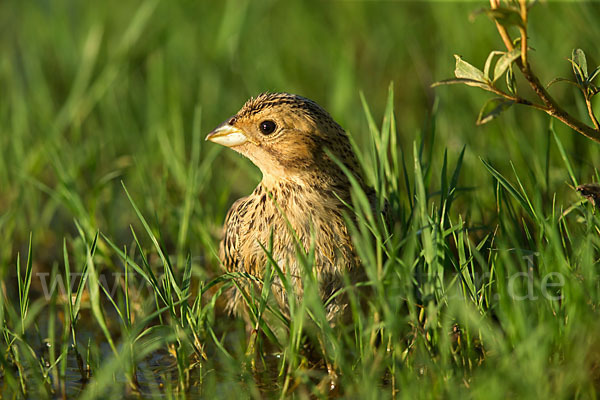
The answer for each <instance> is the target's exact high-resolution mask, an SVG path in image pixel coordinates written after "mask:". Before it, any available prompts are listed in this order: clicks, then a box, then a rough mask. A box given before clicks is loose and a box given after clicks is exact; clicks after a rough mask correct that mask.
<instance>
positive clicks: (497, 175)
mask: <svg viewBox="0 0 600 400" xmlns="http://www.w3.org/2000/svg"><path fill="white" fill-rule="evenodd" d="M479 159H480V160H481V162H482V163H483V165H484V166H485V168H486V169H487V170H488V171H489V172H490V173H491V174H492V176H493V177H494V178H496V180H497V181H498V183H500V184H501V185H502V186H503V187H504V189H506V191H507V192H508V193H510V195H511V196H512V197H514V198H515V199H516V200H517V201H518V202H519V204H521V207H523V209H524V210H525V211H527V213H529V215H530V216H531V217H532V218H535V214H534V213H533V210H532V209H531V208H530V207H529V203H528V201H527V200H526V199H525V198H524V197H523V195H521V193H519V191H518V190H517V189H515V187H514V186H513V185H512V184H511V183H510V182H509V181H508V180H507V179H506V178H505V177H504V176H502V174H501V173H500V172H498V170H496V169H495V168H494V167H492V164H490V163H489V162H487V161H486V160H484V159H483V158H481V157H479Z"/></svg>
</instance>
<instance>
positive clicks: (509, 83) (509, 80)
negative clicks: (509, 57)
mask: <svg viewBox="0 0 600 400" xmlns="http://www.w3.org/2000/svg"><path fill="white" fill-rule="evenodd" d="M506 87H507V89H508V91H509V92H510V93H512V94H514V95H516V94H517V80H516V79H515V73H514V72H513V67H512V65H509V66H508V72H507V73H506Z"/></svg>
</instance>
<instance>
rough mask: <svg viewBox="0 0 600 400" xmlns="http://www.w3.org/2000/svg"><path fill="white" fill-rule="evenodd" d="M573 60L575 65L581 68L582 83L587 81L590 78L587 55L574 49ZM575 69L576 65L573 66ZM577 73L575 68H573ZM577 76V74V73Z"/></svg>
mask: <svg viewBox="0 0 600 400" xmlns="http://www.w3.org/2000/svg"><path fill="white" fill-rule="evenodd" d="M571 59H572V60H573V63H575V64H577V65H578V66H579V70H580V72H581V77H582V78H583V79H582V82H583V81H586V80H587V78H588V69H587V60H586V59H585V53H584V52H583V50H581V49H573V53H572V54H571ZM573 67H575V65H573ZM573 71H575V68H573ZM575 74H577V72H575Z"/></svg>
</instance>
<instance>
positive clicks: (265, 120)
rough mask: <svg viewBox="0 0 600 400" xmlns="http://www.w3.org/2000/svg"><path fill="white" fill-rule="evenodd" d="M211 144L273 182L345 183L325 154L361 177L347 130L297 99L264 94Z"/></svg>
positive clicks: (214, 134)
mask: <svg viewBox="0 0 600 400" xmlns="http://www.w3.org/2000/svg"><path fill="white" fill-rule="evenodd" d="M206 140H210V141H212V142H215V143H218V144H221V145H223V146H227V147H230V148H231V149H232V150H235V151H237V152H238V153H241V154H243V155H244V156H246V157H248V158H249V159H250V160H251V161H252V162H253V163H254V164H255V165H256V166H257V167H258V168H260V170H261V171H262V173H263V177H264V178H268V179H287V180H293V181H296V182H298V183H302V182H303V181H305V180H307V179H314V178H315V177H318V178H319V180H320V181H322V182H323V183H325V182H326V181H330V180H335V177H334V176H327V175H336V176H338V177H341V176H340V174H341V175H343V173H342V171H341V170H340V169H339V168H338V167H337V166H336V164H335V163H334V162H333V161H332V160H331V159H330V158H329V157H328V156H327V154H326V152H325V148H327V149H329V151H330V152H331V153H332V154H333V155H334V156H335V157H336V158H337V159H338V160H340V161H341V162H342V163H344V164H345V165H346V166H347V167H348V169H349V170H350V171H352V172H355V173H357V175H359V174H358V170H359V167H358V163H357V161H356V157H355V156H354V153H353V151H352V147H351V146H350V142H349V140H348V136H347V135H346V133H345V132H344V130H343V129H342V128H341V127H340V126H339V125H338V124H337V123H336V122H335V121H334V120H333V118H331V116H330V115H329V114H328V113H327V111H325V110H324V109H323V108H322V107H320V106H319V105H318V104H317V103H315V102H314V101H312V100H309V99H306V98H304V97H301V96H297V95H293V94H288V93H263V94H261V95H259V96H257V97H256V98H251V99H250V100H248V101H247V102H246V104H244V106H243V107H242V108H241V110H240V111H239V112H238V113H237V114H236V115H234V116H233V117H231V118H230V119H229V120H227V121H226V122H224V123H222V124H221V125H219V126H218V127H217V128H216V129H215V130H213V131H212V132H211V133H210V134H209V135H208V136H207V137H206ZM343 180H345V179H343Z"/></svg>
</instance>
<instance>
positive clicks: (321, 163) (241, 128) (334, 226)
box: [206, 92, 375, 321]
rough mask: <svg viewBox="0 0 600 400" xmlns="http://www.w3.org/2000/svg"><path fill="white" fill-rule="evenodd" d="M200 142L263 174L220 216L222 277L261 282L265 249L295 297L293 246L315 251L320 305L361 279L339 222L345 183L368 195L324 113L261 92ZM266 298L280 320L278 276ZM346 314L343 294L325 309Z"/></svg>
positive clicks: (282, 293)
mask: <svg viewBox="0 0 600 400" xmlns="http://www.w3.org/2000/svg"><path fill="white" fill-rule="evenodd" d="M206 140H208V141H211V142H214V143H217V144H220V145H223V146H226V147H228V148H230V149H231V150H234V151H236V152H237V153H240V154H241V155H243V156H245V157H247V158H248V159H250V160H251V161H252V162H253V163H254V164H255V165H256V166H257V167H258V168H259V169H260V171H261V172H262V180H261V181H260V183H259V184H258V185H257V186H256V188H255V189H254V191H253V192H252V193H251V194H250V195H248V196H246V197H242V198H240V199H238V200H237V201H235V202H234V203H233V205H232V206H231V208H230V209H229V211H228V213H227V215H226V217H225V224H224V235H223V239H222V240H221V242H220V245H219V258H220V261H221V262H222V264H223V266H224V267H225V269H226V270H227V271H228V272H240V273H242V274H246V275H250V276H252V277H256V278H258V280H261V279H263V278H264V273H265V269H266V265H267V263H268V262H269V255H268V254H267V251H265V250H267V249H270V255H271V257H272V260H274V261H275V262H277V265H278V266H279V268H281V270H282V271H283V273H284V274H286V275H287V276H289V277H290V278H291V282H290V283H291V285H292V287H293V288H294V289H295V290H294V291H295V293H296V295H297V296H298V298H300V299H301V298H302V297H303V292H304V285H303V281H302V276H303V275H302V268H303V266H302V263H301V262H300V261H299V259H298V245H300V246H302V247H303V250H304V251H306V252H308V251H309V250H310V249H311V248H312V249H314V263H313V269H314V273H315V274H316V280H317V282H318V292H319V296H320V297H321V299H322V300H323V301H324V302H327V300H328V299H329V298H330V297H332V296H333V295H334V294H336V292H338V291H339V290H340V289H342V288H343V287H344V278H343V276H344V274H347V275H348V276H349V277H350V281H351V282H357V281H359V280H361V279H363V278H364V276H365V275H364V271H363V270H362V268H361V265H360V260H359V258H358V256H357V253H356V250H355V247H354V245H353V242H352V238H351V235H350V231H349V227H348V225H347V223H346V219H345V218H344V215H345V212H346V211H348V204H350V203H351V192H352V184H351V179H350V178H353V180H354V181H355V185H356V184H358V185H359V186H361V187H362V188H363V190H365V193H367V195H368V196H369V199H370V200H371V201H372V203H374V202H375V192H374V190H373V189H371V188H370V187H369V186H368V185H366V183H365V180H364V178H363V174H362V171H361V167H360V164H359V162H358V160H357V157H356V155H355V153H354V152H353V149H352V146H351V142H350V140H349V137H348V135H347V133H346V132H345V131H344V129H343V128H342V127H341V126H340V125H339V124H338V123H337V122H335V121H334V119H333V118H332V117H331V115H330V114H329V113H328V112H327V111H325V109H323V108H322V107H321V106H319V105H318V104H317V103H316V102H314V101H312V100H310V99H308V98H305V97H302V96H299V95H295V94H289V93H272V92H267V93H262V94H260V95H258V96H256V97H252V98H250V99H249V100H248V101H246V103H245V104H244V105H243V106H242V108H241V109H240V110H239V111H238V112H237V113H236V114H235V115H234V116H232V117H231V118H229V119H227V120H226V121H225V122H224V123H222V124H220V125H219V126H218V127H217V128H215V129H214V130H213V131H212V132H210V133H209V134H208V136H207V137H206ZM336 159H337V162H336ZM340 164H341V165H343V167H344V168H342V167H341V166H340ZM344 170H346V171H344ZM346 215H348V214H347V213H346ZM245 281H248V279H246V280H245ZM255 284H256V283H252V285H255ZM244 287H248V284H246V285H244V284H238V285H236V286H234V287H232V288H231V289H230V291H229V292H228V295H227V300H226V309H227V310H228V311H229V312H230V313H232V314H236V315H239V314H243V313H244V307H245V306H244V299H243V297H242V293H240V290H243V288H244ZM272 293H273V294H274V297H275V299H276V300H277V302H278V304H279V306H280V308H281V309H282V310H284V314H285V313H286V312H287V310H288V300H289V299H288V295H289V294H288V293H287V292H286V290H285V288H284V285H283V283H282V282H281V280H280V278H279V276H278V275H276V276H275V278H274V280H273V284H272ZM345 310H347V299H345V297H344V296H335V297H334V299H333V300H332V301H329V302H327V305H326V307H325V311H326V316H327V319H328V320H329V321H333V320H335V319H336V318H338V317H339V316H340V315H342V314H344V313H345V312H346V311H345ZM346 314H347V312H346Z"/></svg>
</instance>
